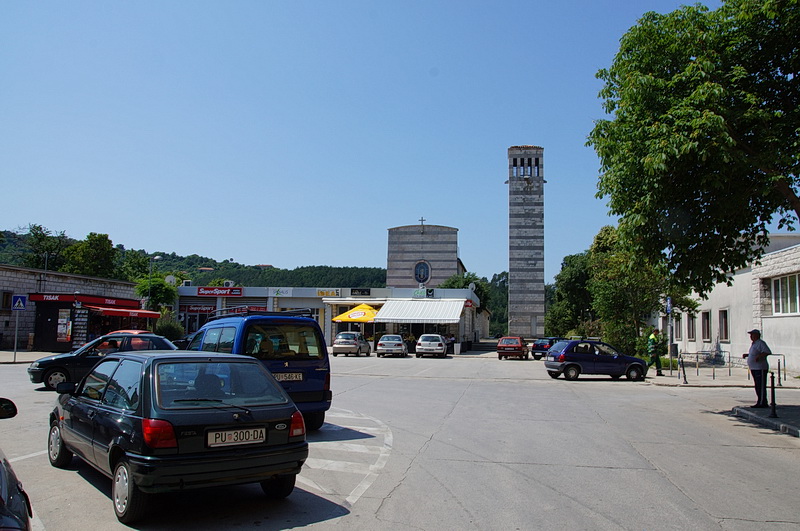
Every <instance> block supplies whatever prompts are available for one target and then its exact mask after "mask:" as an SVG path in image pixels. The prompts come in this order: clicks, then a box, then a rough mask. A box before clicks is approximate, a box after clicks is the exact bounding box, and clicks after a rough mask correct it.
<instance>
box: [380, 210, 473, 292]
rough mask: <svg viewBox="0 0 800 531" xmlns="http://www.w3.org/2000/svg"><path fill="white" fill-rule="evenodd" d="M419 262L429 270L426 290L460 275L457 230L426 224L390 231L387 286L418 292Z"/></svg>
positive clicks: (395, 228) (396, 228)
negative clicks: (415, 275)
mask: <svg viewBox="0 0 800 531" xmlns="http://www.w3.org/2000/svg"><path fill="white" fill-rule="evenodd" d="M419 262H426V263H427V264H428V265H429V266H430V280H429V281H428V282H426V283H425V287H427V288H435V287H437V286H438V285H439V284H441V283H442V282H444V281H445V280H447V279H448V278H450V277H451V276H453V275H455V274H456V273H458V272H459V267H458V263H459V262H458V229H456V228H453V227H444V226H441V225H425V224H424V223H421V224H419V225H407V226H403V227H394V228H391V229H389V245H388V256H387V260H386V286H387V287H393V288H418V287H419V283H418V282H417V281H416V280H415V279H414V267H415V266H416V264H418V263H419Z"/></svg>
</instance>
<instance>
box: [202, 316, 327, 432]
mask: <svg viewBox="0 0 800 531" xmlns="http://www.w3.org/2000/svg"><path fill="white" fill-rule="evenodd" d="M229 311H235V312H236V313H232V314H231V315H222V316H220V317H217V318H214V319H212V320H210V321H208V322H207V323H206V324H204V325H203V326H202V327H201V328H200V330H198V331H197V334H196V335H195V336H194V337H193V338H192V341H191V343H189V346H188V347H187V349H188V350H192V351H195V350H201V351H203V352H231V353H233V354H245V355H247V356H252V357H254V358H257V359H259V360H261V362H262V363H263V364H264V365H266V367H267V369H269V370H270V371H271V372H272V374H273V375H274V376H275V379H277V380H278V381H279V382H280V383H281V385H282V386H283V388H284V390H285V391H286V392H287V393H289V396H290V397H291V399H292V400H294V403H295V404H297V407H298V408H299V409H300V412H301V413H302V414H303V417H304V418H305V421H306V428H307V429H308V430H318V429H319V428H321V427H322V425H323V424H324V423H325V412H326V411H327V410H329V409H330V408H331V399H332V398H333V393H332V392H331V366H330V360H329V358H328V347H327V346H326V344H325V337H324V336H323V335H322V330H321V329H320V327H319V324H318V323H317V321H316V320H315V319H314V318H313V317H312V315H311V312H310V311H309V310H287V311H283V312H265V311H251V310H249V309H243V310H238V309H236V308H231V309H229Z"/></svg>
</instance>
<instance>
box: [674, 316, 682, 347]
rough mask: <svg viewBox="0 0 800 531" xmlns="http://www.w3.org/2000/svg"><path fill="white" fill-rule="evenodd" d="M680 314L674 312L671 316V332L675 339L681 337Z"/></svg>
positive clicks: (677, 339)
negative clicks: (673, 315)
mask: <svg viewBox="0 0 800 531" xmlns="http://www.w3.org/2000/svg"><path fill="white" fill-rule="evenodd" d="M681 317H682V316H681V314H679V313H676V314H675V317H673V319H674V321H673V323H672V334H673V336H675V341H680V340H681V339H682V337H681V325H682V323H681Z"/></svg>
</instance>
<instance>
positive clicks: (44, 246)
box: [22, 223, 70, 271]
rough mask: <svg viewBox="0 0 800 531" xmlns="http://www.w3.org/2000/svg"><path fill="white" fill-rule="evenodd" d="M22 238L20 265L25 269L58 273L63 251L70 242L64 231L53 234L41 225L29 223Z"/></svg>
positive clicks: (62, 259) (61, 265)
mask: <svg viewBox="0 0 800 531" xmlns="http://www.w3.org/2000/svg"><path fill="white" fill-rule="evenodd" d="M27 230H28V232H27V234H25V235H24V236H23V239H24V240H23V241H24V242H25V244H24V248H23V249H22V264H23V265H24V266H26V267H34V268H37V269H47V270H48V271H59V270H60V269H61V268H62V267H63V265H64V250H65V249H67V247H68V246H69V245H70V240H69V238H67V236H66V235H65V234H64V231H63V230H62V231H60V232H53V231H51V230H49V229H47V228H45V227H43V226H41V225H37V224H35V223H31V224H29V225H28V227H27Z"/></svg>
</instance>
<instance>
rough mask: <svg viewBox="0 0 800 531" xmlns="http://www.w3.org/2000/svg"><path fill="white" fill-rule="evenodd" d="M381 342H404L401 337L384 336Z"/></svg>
mask: <svg viewBox="0 0 800 531" xmlns="http://www.w3.org/2000/svg"><path fill="white" fill-rule="evenodd" d="M381 341H402V339H400V336H383V337H382V338H381Z"/></svg>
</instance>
